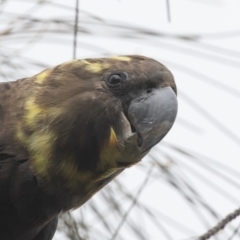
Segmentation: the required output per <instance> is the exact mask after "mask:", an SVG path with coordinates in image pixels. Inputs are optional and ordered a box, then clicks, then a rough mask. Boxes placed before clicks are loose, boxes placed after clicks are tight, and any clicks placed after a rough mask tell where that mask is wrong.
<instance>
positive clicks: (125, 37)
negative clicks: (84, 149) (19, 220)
mask: <svg viewBox="0 0 240 240" xmlns="http://www.w3.org/2000/svg"><path fill="white" fill-rule="evenodd" d="M77 7H78V14H77V16H78V26H76V21H75V20H76V13H77V11H76V10H77ZM74 29H76V30H77V38H76V34H75V37H74V32H76V31H74ZM74 38H75V40H76V41H74ZM74 49H75V50H76V51H75V50H74ZM74 52H75V54H76V58H92V57H106V56H113V55H122V54H139V55H145V56H148V57H152V58H155V59H156V60H158V61H160V62H161V63H163V64H164V65H166V66H167V67H168V68H169V69H170V70H171V71H172V72H173V74H174V76H175V80H176V83H177V86H178V99H179V113H178V117H177V120H176V123H175V125H174V127H173V128H172V130H171V131H170V133H169V134H168V135H167V136H166V137H165V138H164V140H163V141H162V142H161V143H160V144H158V145H157V146H156V147H154V148H153V149H152V150H151V152H150V154H149V155H148V156H147V157H145V159H143V161H142V162H141V163H140V164H138V165H137V166H134V167H132V168H130V169H127V170H125V171H124V172H123V173H122V174H121V175H120V176H118V177H117V178H116V179H115V180H114V181H112V182H111V183H110V184H108V185H107V186H106V187H105V188H104V189H103V190H101V191H100V192H99V193H97V194H96V195H95V196H94V197H93V198H92V199H91V200H90V201H89V202H87V203H86V204H85V205H84V206H83V207H81V208H80V209H78V210H75V211H72V212H71V213H67V214H64V215H62V216H61V219H60V221H59V226H58V231H57V233H56V234H55V237H54V240H185V239H190V238H191V237H194V236H199V235H201V234H203V233H204V232H206V231H207V230H208V229H209V228H210V227H212V226H214V225H216V224H217V222H218V221H219V220H221V219H222V218H223V217H225V215H227V214H228V213H230V212H232V211H233V210H235V209H236V208H238V207H239V205H240V126H239V125H240V113H239V112H240V111H239V109H240V107H239V106H240V1H238V0H79V1H78V6H77V1H76V0H68V1H63V0H62V1H61V0H58V1H56V0H29V1H28V0H0V81H13V80H16V79H19V78H22V77H27V76H31V75H33V74H36V73H38V72H40V71H42V70H43V69H44V68H47V67H50V66H54V65H57V64H60V63H62V62H65V61H69V60H71V59H72V58H73V57H74ZM239 227H240V218H236V220H234V221H232V222H231V223H230V224H228V226H227V227H226V228H225V229H224V230H222V231H221V232H220V233H218V234H217V235H215V236H214V237H212V238H210V239H218V240H237V239H240V230H239Z"/></svg>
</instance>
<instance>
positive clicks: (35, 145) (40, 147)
mask: <svg viewBox="0 0 240 240" xmlns="http://www.w3.org/2000/svg"><path fill="white" fill-rule="evenodd" d="M53 142H54V135H53V134H52V133H51V132H49V131H44V132H40V131H39V132H36V133H35V134H33V135H31V136H30V137H29V139H28V143H27V146H28V150H29V152H30V155H31V157H32V161H33V163H32V166H33V168H34V170H35V171H36V172H37V173H38V174H39V175H41V176H45V175H47V173H48V171H47V170H48V167H49V163H50V162H49V159H50V157H51V151H52V143H53Z"/></svg>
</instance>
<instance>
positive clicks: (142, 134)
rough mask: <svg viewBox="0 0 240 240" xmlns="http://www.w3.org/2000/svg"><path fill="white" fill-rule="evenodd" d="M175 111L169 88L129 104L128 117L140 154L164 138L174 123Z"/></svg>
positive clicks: (175, 99)
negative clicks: (135, 133)
mask: <svg viewBox="0 0 240 240" xmlns="http://www.w3.org/2000/svg"><path fill="white" fill-rule="evenodd" d="M177 109H178V104H177V97H176V94H175V93H174V92H173V90H172V88H171V87H165V88H162V89H155V90H153V91H152V92H151V93H148V94H147V93H146V94H144V95H141V96H139V97H138V98H136V99H134V100H133V101H132V102H131V104H130V106H129V108H128V117H129V121H130V123H131V124H132V126H133V127H134V128H135V130H136V132H137V134H138V147H139V148H140V152H141V153H144V152H146V151H148V150H149V149H150V148H152V147H153V146H154V145H156V144H157V143H158V142H160V141H161V140H162V139H163V138H164V136H165V135H166V134H167V133H168V131H169V130H170V129H171V127H172V125H173V123H174V121H175V118H176V116H177Z"/></svg>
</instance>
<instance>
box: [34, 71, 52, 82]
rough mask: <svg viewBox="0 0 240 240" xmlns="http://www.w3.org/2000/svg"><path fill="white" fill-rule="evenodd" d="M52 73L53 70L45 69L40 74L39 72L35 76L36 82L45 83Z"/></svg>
mask: <svg viewBox="0 0 240 240" xmlns="http://www.w3.org/2000/svg"><path fill="white" fill-rule="evenodd" d="M50 74H51V70H50V69H48V70H45V71H43V72H41V73H40V74H38V75H37V76H36V78H35V82H36V83H39V84H43V83H44V82H45V81H46V80H47V77H48V76H49V75H50Z"/></svg>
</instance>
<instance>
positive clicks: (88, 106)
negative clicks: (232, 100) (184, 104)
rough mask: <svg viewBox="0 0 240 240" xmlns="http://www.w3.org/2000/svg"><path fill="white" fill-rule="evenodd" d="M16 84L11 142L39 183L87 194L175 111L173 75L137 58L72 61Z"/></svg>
mask: <svg viewBox="0 0 240 240" xmlns="http://www.w3.org/2000/svg"><path fill="white" fill-rule="evenodd" d="M15 84H17V88H18V93H19V94H18V95H16V98H17V99H18V100H16V101H15V102H14V101H13V100H12V104H13V105H14V104H15V105H17V104H20V106H19V107H18V109H17V110H16V111H17V112H19V113H18V114H17V116H18V124H16V130H15V131H14V135H15V136H14V139H16V141H17V144H20V145H21V146H23V147H24V149H25V150H26V151H27V153H28V154H29V159H30V162H31V164H30V165H31V169H32V171H33V172H34V173H35V174H36V175H37V176H38V177H39V178H40V179H46V181H50V182H55V183H59V184H60V185H64V186H66V188H69V189H72V190H73V191H78V190H79V189H80V190H81V191H83V190H86V189H88V190H89V192H91V193H93V192H95V191H96V190H97V189H99V188H100V187H102V186H103V185H105V184H106V183H107V182H109V181H110V180H111V179H112V178H113V177H114V176H116V175H117V174H118V173H119V172H121V171H122V170H123V169H124V168H126V167H128V166H131V165H133V164H134V163H136V162H138V161H140V160H141V159H142V158H143V157H144V155H145V154H146V153H147V152H148V151H149V150H150V149H151V148H152V147H153V146H154V145H155V144H157V143H158V142H159V141H160V140H161V139H162V138H163V137H164V136H165V135H166V134H167V132H168V131H169V130H170V128H171V127H172V125H173V123H174V120H175V117H176V114H177V100H176V85H175V82H174V78H173V75H172V74H171V72H170V71H169V70H168V69H167V68H166V67H165V66H163V65H162V64H160V63H159V62H157V61H155V60H153V59H150V58H147V57H142V56H119V57H109V58H100V59H85V60H74V61H71V62H67V63H64V64H61V65H58V66H56V67H54V68H51V69H47V70H45V71H43V72H41V73H40V74H38V75H35V76H33V77H32V78H26V79H23V80H19V81H17V82H16V83H15ZM12 88H13V87H12ZM20 92H21V94H20ZM16 102H18V103H16ZM19 102H20V103H19ZM12 107H13V106H12ZM8 118H9V119H11V116H9V117H8ZM10 122H11V120H10ZM76 189H77V190H76ZM86 191H87V190H86Z"/></svg>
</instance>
